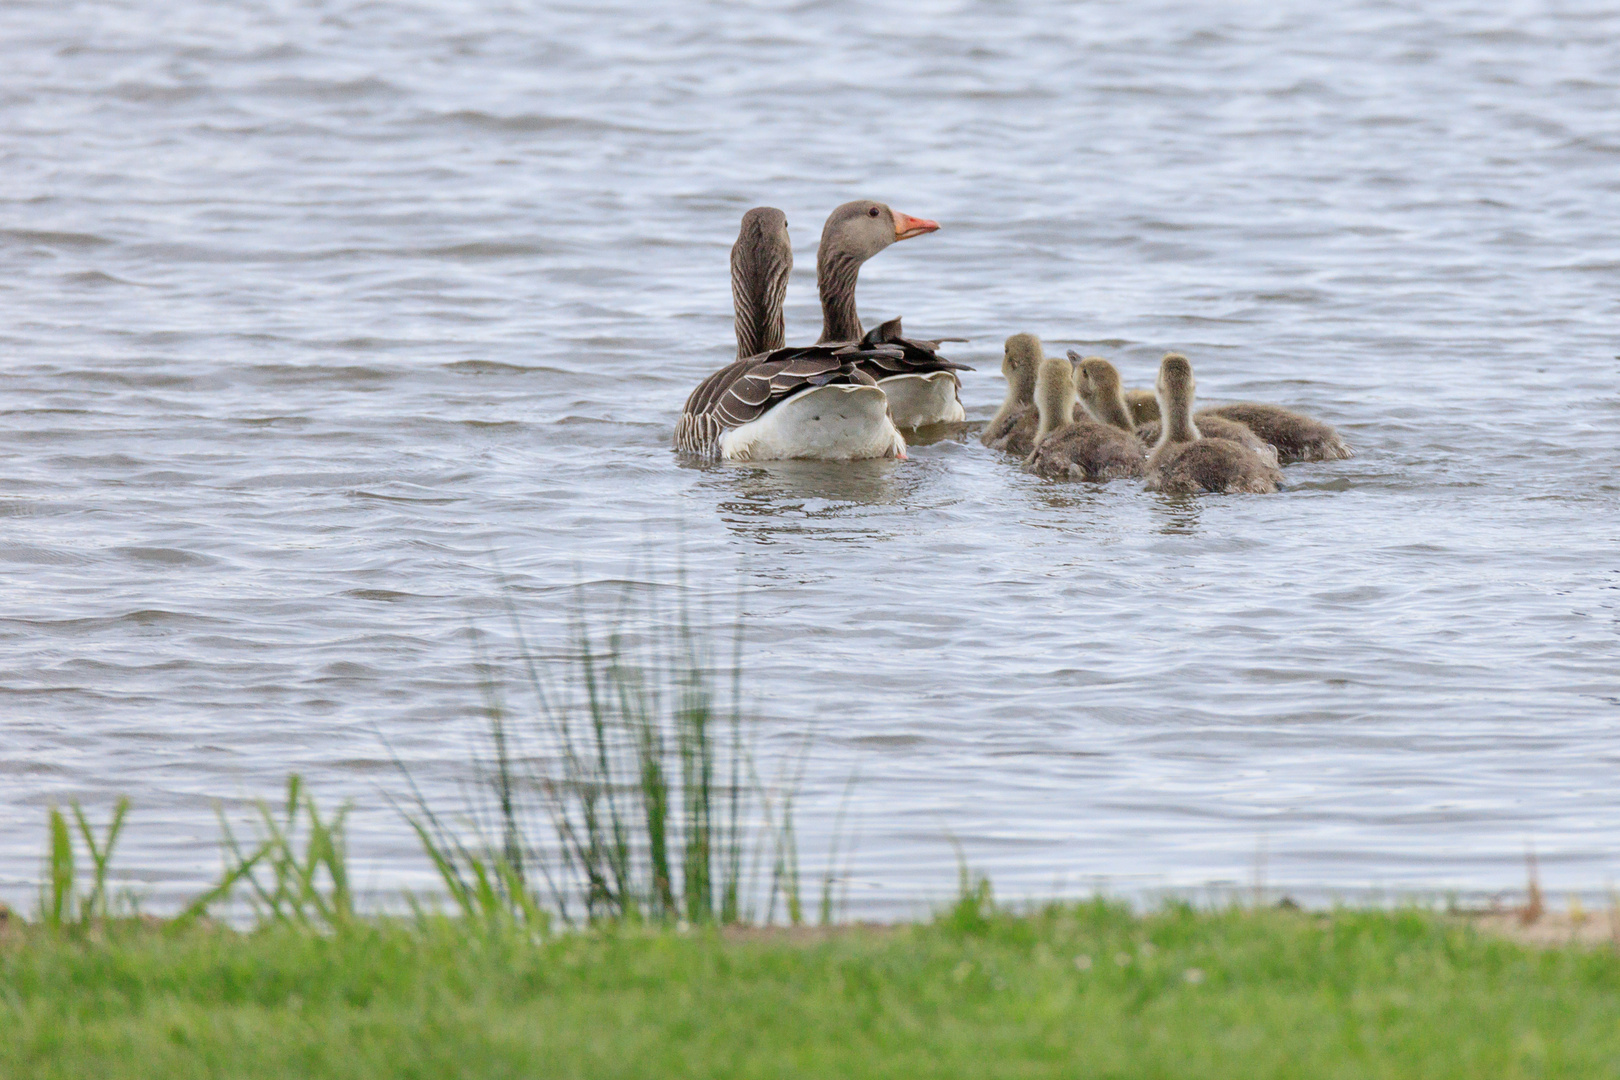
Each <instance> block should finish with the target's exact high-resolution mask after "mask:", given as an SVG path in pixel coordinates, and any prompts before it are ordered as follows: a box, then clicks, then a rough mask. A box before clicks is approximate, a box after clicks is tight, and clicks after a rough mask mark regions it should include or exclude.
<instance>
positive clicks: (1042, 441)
mask: <svg viewBox="0 0 1620 1080" xmlns="http://www.w3.org/2000/svg"><path fill="white" fill-rule="evenodd" d="M1035 408H1036V409H1037V410H1038V411H1039V413H1040V426H1039V427H1038V428H1037V429H1036V431H1035V449H1034V450H1033V451H1031V452H1030V455H1029V457H1028V459H1027V460H1025V462H1024V468H1026V469H1028V470H1029V471H1030V472H1032V473H1036V474H1037V475H1040V476H1047V477H1051V478H1053V479H1057V480H1117V479H1119V478H1121V477H1126V476H1141V475H1142V458H1143V456H1144V455H1143V452H1142V444H1141V443H1139V442H1137V441H1136V436H1135V435H1132V434H1131V433H1130V432H1128V431H1120V430H1118V429H1117V428H1113V427H1110V426H1108V425H1107V424H1099V423H1098V422H1097V421H1095V420H1093V419H1092V418H1091V417H1089V416H1086V415H1085V414H1084V413H1081V414H1080V415H1079V416H1076V415H1075V391H1074V369H1073V368H1072V367H1071V366H1070V365H1069V362H1068V361H1067V360H1064V359H1062V358H1060V357H1053V358H1052V359H1050V360H1043V361H1042V362H1041V366H1040V371H1039V373H1038V374H1037V375H1036V378H1035Z"/></svg>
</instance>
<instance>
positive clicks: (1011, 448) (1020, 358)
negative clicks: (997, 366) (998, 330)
mask: <svg viewBox="0 0 1620 1080" xmlns="http://www.w3.org/2000/svg"><path fill="white" fill-rule="evenodd" d="M1043 356H1044V353H1043V351H1042V349H1041V339H1040V338H1038V337H1036V336H1035V335H1034V334H1014V335H1012V336H1011V337H1009V338H1008V339H1007V344H1006V347H1005V352H1004V353H1003V354H1002V359H1001V373H1002V375H1004V376H1006V378H1007V397H1006V399H1005V400H1003V401H1002V403H1001V408H1000V409H998V410H996V415H995V416H992V417H991V418H990V423H989V424H987V425H985V429H984V433H983V434H981V435H980V436H979V441H980V442H982V443H984V445H986V446H988V447H990V449H992V450H1005V451H1006V452H1007V453H1009V454H1018V455H1019V456H1023V455H1026V454H1028V453H1029V452H1030V451H1031V450H1033V449H1034V448H1035V428H1036V426H1037V424H1038V423H1039V418H1038V417H1037V415H1036V412H1035V375H1036V370H1037V369H1038V368H1039V367H1040V364H1041V360H1042V358H1043Z"/></svg>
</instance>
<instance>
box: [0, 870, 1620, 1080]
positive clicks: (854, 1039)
mask: <svg viewBox="0 0 1620 1080" xmlns="http://www.w3.org/2000/svg"><path fill="white" fill-rule="evenodd" d="M475 925H476V924H471V923H468V922H467V921H464V920H459V919H458V920H437V919H427V920H418V921H409V922H379V921H371V920H357V921H354V922H352V923H349V924H346V925H345V926H343V927H340V928H338V929H336V930H327V931H316V930H312V929H308V928H298V927H294V926H288V925H280V926H268V927H266V928H264V929H261V930H259V931H256V932H253V933H247V934H242V933H236V932H232V931H228V930H224V929H221V928H218V927H211V926H209V925H206V924H199V925H196V926H193V927H191V928H189V929H187V930H185V931H183V932H180V933H174V932H171V931H166V930H163V929H160V928H156V927H153V926H135V925H128V924H126V925H125V926H124V928H122V929H119V928H118V927H117V926H110V927H108V928H103V929H102V930H100V931H91V932H89V933H88V934H86V933H75V934H62V933H53V932H50V931H48V930H46V929H44V928H42V927H40V926H38V925H29V926H23V925H20V924H18V923H17V922H16V921H15V920H13V921H12V922H11V924H10V927H9V929H7V930H6V931H4V933H3V934H0V1074H3V1075H5V1076H7V1077H12V1076H16V1077H22V1076H27V1077H86V1076H96V1077H124V1076H131V1077H133V1076H141V1077H150V1076H165V1077H205V1076H206V1077H216V1076H217V1077H223V1076H231V1077H248V1076H252V1077H280V1076H287V1077H291V1076H299V1077H307V1076H323V1077H325V1076H330V1077H439V1076H456V1077H518V1076H545V1077H597V1076H600V1077H610V1076H625V1077H631V1076H635V1077H665V1076H742V1077H754V1076H758V1077H807V1076H829V1077H832V1076H836V1077H866V1076H873V1077H879V1076H881V1077H905V1078H908V1080H909V1078H914V1077H923V1076H929V1077H933V1076H962V1077H976V1078H977V1077H1036V1076H1053V1077H1057V1076H1063V1077H1074V1076H1096V1077H1155V1076H1164V1077H1232V1078H1240V1077H1241V1078H1245V1080H1250V1078H1254V1077H1289V1078H1298V1077H1337V1076H1343V1077H1367V1076H1379V1077H1405V1076H1411V1077H1425V1078H1432V1077H1468V1078H1477V1077H1483V1076H1489V1077H1498V1078H1500V1077H1546V1076H1598V1075H1614V1074H1615V1072H1616V1071H1617V1070H1620V958H1617V957H1616V955H1615V952H1614V950H1613V949H1610V948H1590V947H1586V948H1552V949H1537V948H1531V947H1526V946H1523V945H1520V944H1515V943H1512V942H1509V941H1506V940H1502V939H1500V938H1496V937H1492V936H1489V935H1481V934H1477V933H1476V932H1475V931H1474V930H1472V929H1471V928H1469V927H1468V926H1466V925H1462V924H1461V923H1459V922H1458V921H1457V920H1455V919H1448V918H1447V917H1445V916H1442V915H1436V914H1430V913H1423V912H1416V911H1407V912H1395V913H1389V912H1340V913H1336V914H1333V915H1329V916H1319V915H1311V914H1306V913H1300V912H1293V911H1277V910H1263V911H1228V912H1220V913H1199V912H1194V911H1192V910H1190V909H1170V910H1166V911H1164V912H1161V913H1158V914H1155V915H1150V916H1146V917H1140V916H1133V915H1132V914H1131V913H1130V912H1129V911H1128V910H1126V909H1124V908H1122V907H1117V906H1113V905H1108V904H1102V903H1092V904H1082V905H1078V906H1062V907H1053V908H1050V909H1047V910H1045V911H1042V912H1040V913H1037V914H1033V915H1012V914H1008V913H1004V912H997V911H994V910H992V909H990V908H989V907H988V906H986V905H984V904H982V903H979V902H976V901H972V900H969V901H965V902H963V903H961V904H959V905H958V907H957V908H956V909H955V910H953V911H951V912H948V913H946V914H945V915H943V916H941V917H940V918H939V919H937V920H935V921H934V922H932V923H929V924H927V925H918V926H908V927H899V928H882V929H860V928H853V929H847V930H840V931H836V932H829V931H810V930H805V931H797V932H792V931H771V930H746V929H734V930H729V931H727V930H719V929H714V928H710V929H704V930H701V931H695V932H690V933H677V932H675V931H673V930H670V929H668V928H663V929H645V928H644V929H635V928H630V927H627V926H625V925H623V924H621V925H618V926H617V927H613V928H603V929H597V930H591V931H585V932H581V933H568V934H561V935H556V936H553V937H550V938H537V937H536V936H534V935H533V934H531V933H528V932H525V931H523V930H522V929H521V928H518V927H516V926H508V927H507V928H505V929H489V928H487V927H485V928H481V929H473V927H474V926H475Z"/></svg>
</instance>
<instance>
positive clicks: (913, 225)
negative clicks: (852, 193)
mask: <svg viewBox="0 0 1620 1080" xmlns="http://www.w3.org/2000/svg"><path fill="white" fill-rule="evenodd" d="M938 229H939V222H937V221H929V220H928V219H927V218H914V217H912V216H911V215H910V214H902V213H900V212H899V211H898V210H891V209H890V208H889V207H888V206H887V205H886V204H884V203H880V202H875V201H873V200H871V199H856V200H855V201H854V202H847V203H845V204H844V205H843V206H840V207H839V208H838V209H836V210H834V211H833V212H832V213H831V214H828V215H827V223H826V224H825V225H824V226H822V229H821V248H820V253H822V254H834V253H836V254H839V255H842V256H844V257H845V258H850V259H854V260H855V261H856V262H857V263H863V262H865V261H866V260H867V259H870V258H871V257H872V256H874V255H876V254H877V253H878V252H880V251H882V250H883V249H884V248H886V247H888V246H889V245H890V244H893V243H895V242H897V241H900V240H910V239H911V238H912V237H913V236H921V235H923V234H924V233H931V232H935V231H937V230H938Z"/></svg>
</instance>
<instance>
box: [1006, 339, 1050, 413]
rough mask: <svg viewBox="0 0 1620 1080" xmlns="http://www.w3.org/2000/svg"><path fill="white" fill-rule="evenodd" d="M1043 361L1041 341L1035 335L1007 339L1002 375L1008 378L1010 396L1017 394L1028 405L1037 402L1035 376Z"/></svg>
mask: <svg viewBox="0 0 1620 1080" xmlns="http://www.w3.org/2000/svg"><path fill="white" fill-rule="evenodd" d="M1043 359H1045V353H1044V352H1042V350H1041V339H1040V338H1038V337H1036V336H1035V335H1034V334H1014V335H1013V336H1012V337H1010V338H1008V339H1007V346H1006V352H1004V353H1003V354H1002V357H1001V373H1002V374H1003V375H1005V376H1006V377H1007V385H1008V389H1009V394H1016V395H1017V397H1018V400H1019V401H1020V402H1022V403H1024V404H1026V405H1027V404H1030V403H1031V402H1033V401H1034V400H1035V375H1036V372H1037V371H1038V369H1039V368H1040V366H1041V361H1042V360H1043Z"/></svg>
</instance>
